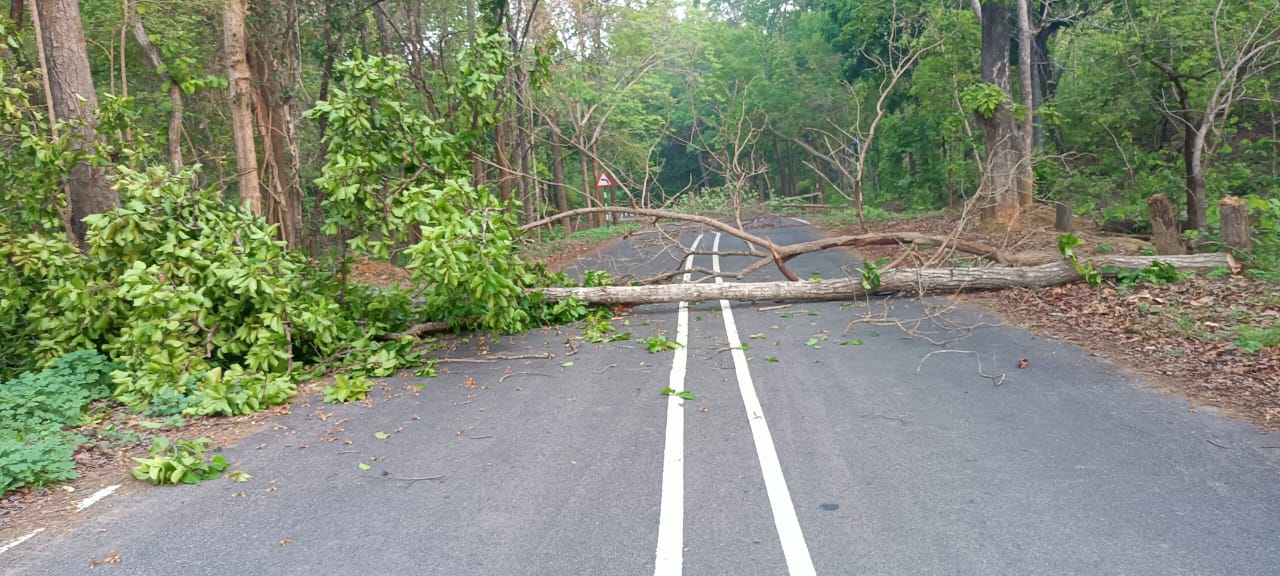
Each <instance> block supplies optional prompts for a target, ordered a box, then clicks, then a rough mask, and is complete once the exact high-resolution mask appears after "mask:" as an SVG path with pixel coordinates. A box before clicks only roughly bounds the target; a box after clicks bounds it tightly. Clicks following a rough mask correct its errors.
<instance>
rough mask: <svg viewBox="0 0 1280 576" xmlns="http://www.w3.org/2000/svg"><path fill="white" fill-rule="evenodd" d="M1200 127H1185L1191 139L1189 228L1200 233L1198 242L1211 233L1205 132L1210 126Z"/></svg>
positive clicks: (1189, 158) (1188, 204) (1188, 197)
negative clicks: (1198, 128)
mask: <svg viewBox="0 0 1280 576" xmlns="http://www.w3.org/2000/svg"><path fill="white" fill-rule="evenodd" d="M1206 124H1207V123H1206ZM1200 128H1201V129H1200V130H1197V129H1196V128H1195V127H1193V126H1191V125H1188V126H1187V127H1186V128H1185V130H1186V131H1187V132H1188V134H1189V135H1190V140H1191V143H1190V145H1191V150H1190V151H1189V154H1188V155H1187V230H1196V231H1198V232H1199V233H1200V237H1199V238H1197V239H1196V241H1197V242H1199V241H1202V240H1204V238H1205V236H1206V235H1208V233H1209V217H1208V211H1209V186H1208V184H1207V183H1206V182H1205V176H1204V146H1205V142H1204V139H1205V134H1204V133H1205V132H1206V131H1207V130H1208V129H1209V127H1208V126H1207V125H1201V126H1200Z"/></svg>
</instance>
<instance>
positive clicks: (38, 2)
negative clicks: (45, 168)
mask: <svg viewBox="0 0 1280 576" xmlns="http://www.w3.org/2000/svg"><path fill="white" fill-rule="evenodd" d="M34 5H35V12H34V13H33V14H32V17H33V18H34V19H35V22H36V27H37V28H39V30H38V31H39V33H40V49H41V50H42V53H43V54H44V66H45V78H46V80H47V82H48V84H47V85H48V86H49V98H50V100H52V102H51V106H50V107H51V108H52V111H53V115H54V118H51V119H50V120H51V121H52V120H58V121H70V122H73V124H72V126H71V143H70V148H71V150H73V151H76V152H85V153H92V151H93V147H94V145H95V144H96V143H97V141H98V134H97V126H98V120H97V117H96V116H95V115H94V114H95V112H96V111H97V108H98V95H97V93H96V92H94V88H93V76H92V74H91V73H90V71H89V52H88V49H87V47H86V44H85V38H84V28H83V27H82V26H81V23H80V5H79V3H78V2H76V0H35V2H34ZM67 188H68V191H69V197H68V199H67V203H68V204H69V205H70V208H71V211H70V212H71V213H70V217H71V232H72V235H73V236H74V237H75V240H76V242H77V243H79V244H80V247H81V248H82V249H84V248H85V243H84V241H85V233H86V232H87V231H88V225H86V224H85V223H84V218H85V217H86V216H91V215H93V214H101V213H103V212H107V211H109V210H111V209H113V208H116V207H117V206H119V205H120V197H119V195H117V194H116V191H115V190H114V189H112V188H111V186H110V185H109V184H108V183H107V175H106V171H105V170H103V168H102V167H101V166H94V165H92V164H90V163H89V161H88V160H85V159H81V160H79V161H77V162H76V163H75V164H74V165H73V166H72V167H71V170H70V173H69V174H68V175H67Z"/></svg>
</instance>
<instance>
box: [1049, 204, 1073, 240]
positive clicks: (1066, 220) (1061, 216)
mask: <svg viewBox="0 0 1280 576" xmlns="http://www.w3.org/2000/svg"><path fill="white" fill-rule="evenodd" d="M1053 230H1054V231H1055V232H1061V233H1063V234H1070V233H1071V205H1070V204H1067V203H1066V202H1059V203H1058V205H1057V206H1056V207H1055V208H1054V211H1053Z"/></svg>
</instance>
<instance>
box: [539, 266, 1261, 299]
mask: <svg viewBox="0 0 1280 576" xmlns="http://www.w3.org/2000/svg"><path fill="white" fill-rule="evenodd" d="M1155 261H1160V262H1166V263H1169V264H1173V265H1174V266H1176V267H1177V268H1178V269H1179V270H1184V271H1194V272H1197V273H1204V272H1209V271H1212V270H1214V269H1217V268H1228V269H1230V270H1231V271H1232V272H1233V273H1234V272H1239V270H1240V265H1239V263H1237V262H1236V260H1235V259H1234V258H1232V257H1231V255H1230V254H1193V255H1188V256H1108V257H1101V256H1100V257H1097V258H1092V259H1090V260H1089V262H1090V263H1091V264H1092V265H1093V266H1094V268H1095V269H1098V270H1103V269H1108V267H1114V268H1116V269H1128V270H1133V269H1141V268H1145V267H1147V266H1150V265H1151V263H1152V262H1155ZM1083 279H1084V277H1083V276H1081V275H1080V273H1079V272H1077V271H1076V269H1075V267H1074V266H1072V264H1071V263H1070V262H1067V261H1065V260H1063V261H1058V262H1053V263H1050V264H1043V265H1040V266H1029V267H1025V268H899V269H895V270H885V271H883V272H880V284H879V285H878V286H874V287H872V288H871V289H870V290H868V289H866V288H864V287H863V286H862V282H861V279H857V278H853V279H848V278H846V279H839V280H817V281H809V282H745V283H726V284H666V285H661V286H599V287H592V288H543V289H541V290H538V291H540V292H542V294H543V296H545V297H546V298H548V299H551V300H565V299H568V298H571V297H574V298H577V299H579V300H582V301H583V302H587V303H591V304H632V305H635V304H657V303H662V302H681V301H690V302H692V301H704V300H794V301H803V300H808V301H816V300H845V299H849V298H853V297H857V296H863V295H867V294H892V293H898V292H911V293H919V294H941V293H954V292H968V291H977V290H995V289H1000V288H1015V287H1023V288H1047V287H1050V286H1060V285H1063V284H1070V283H1072V282H1079V281H1081V280H1083Z"/></svg>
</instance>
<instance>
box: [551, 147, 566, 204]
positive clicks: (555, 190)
mask: <svg viewBox="0 0 1280 576" xmlns="http://www.w3.org/2000/svg"><path fill="white" fill-rule="evenodd" d="M551 179H552V180H553V181H554V182H553V183H552V184H551V197H552V199H553V201H554V202H555V205H556V212H568V211H569V198H568V197H567V196H566V195H565V191H564V186H565V182H564V147H563V146H561V144H560V139H559V138H556V137H555V136H554V135H553V136H552V137H551ZM564 225H565V226H566V227H567V226H568V223H565V224H564Z"/></svg>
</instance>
